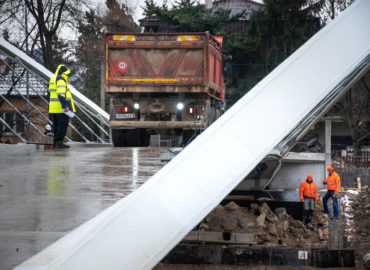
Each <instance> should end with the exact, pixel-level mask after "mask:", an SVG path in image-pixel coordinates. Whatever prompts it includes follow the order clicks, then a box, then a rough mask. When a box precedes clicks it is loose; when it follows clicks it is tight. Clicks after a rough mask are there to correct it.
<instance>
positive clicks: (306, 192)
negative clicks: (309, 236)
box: [299, 173, 319, 224]
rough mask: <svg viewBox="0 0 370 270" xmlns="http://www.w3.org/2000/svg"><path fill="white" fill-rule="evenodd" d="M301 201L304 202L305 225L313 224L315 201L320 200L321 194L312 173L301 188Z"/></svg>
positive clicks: (303, 218) (303, 216)
mask: <svg viewBox="0 0 370 270" xmlns="http://www.w3.org/2000/svg"><path fill="white" fill-rule="evenodd" d="M299 199H300V200H301V201H302V202H303V212H302V221H303V222H304V223H305V224H308V223H311V221H312V219H313V211H314V210H315V201H318V200H319V193H318V191H317V186H316V184H315V182H314V181H313V176H312V174H310V173H309V174H308V175H307V177H306V180H305V181H303V182H302V183H301V186H300V187H299Z"/></svg>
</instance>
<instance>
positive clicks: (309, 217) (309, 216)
mask: <svg viewBox="0 0 370 270" xmlns="http://www.w3.org/2000/svg"><path fill="white" fill-rule="evenodd" d="M312 219H313V210H308V218H307V223H311V222H312Z"/></svg>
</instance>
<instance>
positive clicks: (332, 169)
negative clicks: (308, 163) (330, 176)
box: [326, 166, 334, 171]
mask: <svg viewBox="0 0 370 270" xmlns="http://www.w3.org/2000/svg"><path fill="white" fill-rule="evenodd" d="M326 170H327V171H329V170H330V171H334V168H333V167H332V166H329V167H328V168H327V169H326Z"/></svg>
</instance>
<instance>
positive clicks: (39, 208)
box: [0, 144, 167, 270]
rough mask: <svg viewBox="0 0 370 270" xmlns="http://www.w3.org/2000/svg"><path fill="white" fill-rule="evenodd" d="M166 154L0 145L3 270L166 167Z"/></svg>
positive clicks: (140, 150) (150, 150)
mask: <svg viewBox="0 0 370 270" xmlns="http://www.w3.org/2000/svg"><path fill="white" fill-rule="evenodd" d="M166 151H167V150H166V149H165V148H154V147H152V148H113V147H110V146H108V147H102V146H100V147H99V146H83V145H78V144H76V145H72V147H71V148H70V149H68V150H44V149H43V147H38V148H37V147H36V146H35V145H2V144H0V269H1V270H8V269H12V268H13V267H15V266H16V265H18V264H20V263H22V262H23V261H25V260H26V259H28V258H29V257H31V256H33V255H35V254H36V253H38V252H39V251H41V250H42V249H44V248H45V247H47V246H48V245H50V244H52V243H53V242H55V241H56V240H57V239H59V238H60V237H62V236H64V235H65V234H67V233H68V232H69V231H71V230H73V229H74V228H76V227H77V226H78V225H80V224H82V223H83V222H85V221H87V220H89V219H90V218H92V217H94V216H95V215H97V214H98V213H99V212H101V211H102V210H103V209H105V208H106V207H108V206H110V205H112V204H113V203H115V202H116V201H117V200H119V199H121V198H123V197H125V196H126V195H127V194H129V193H131V192H133V191H135V190H136V189H138V188H139V187H140V186H141V185H142V184H143V183H145V181H146V180H148V179H149V178H150V176H152V175H153V174H154V173H156V172H157V171H158V170H159V169H160V168H161V167H163V166H164V165H165V163H164V162H161V160H160V154H161V153H162V152H166Z"/></svg>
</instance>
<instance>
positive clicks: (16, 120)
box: [0, 112, 25, 135]
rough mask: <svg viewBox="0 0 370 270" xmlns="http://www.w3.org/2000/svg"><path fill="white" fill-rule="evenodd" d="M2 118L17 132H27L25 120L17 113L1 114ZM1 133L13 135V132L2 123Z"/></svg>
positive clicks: (0, 123) (0, 124)
mask: <svg viewBox="0 0 370 270" xmlns="http://www.w3.org/2000/svg"><path fill="white" fill-rule="evenodd" d="M0 117H1V118H2V119H3V120H5V122H6V123H7V124H8V125H9V126H10V127H11V128H12V129H13V130H15V131H16V132H18V133H21V132H24V131H25V125H24V120H23V118H22V116H20V115H18V114H17V113H16V112H0ZM0 133H7V134H6V135H8V133H9V135H11V134H12V133H11V130H10V129H9V128H7V127H6V126H5V125H4V124H3V123H2V122H0Z"/></svg>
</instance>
